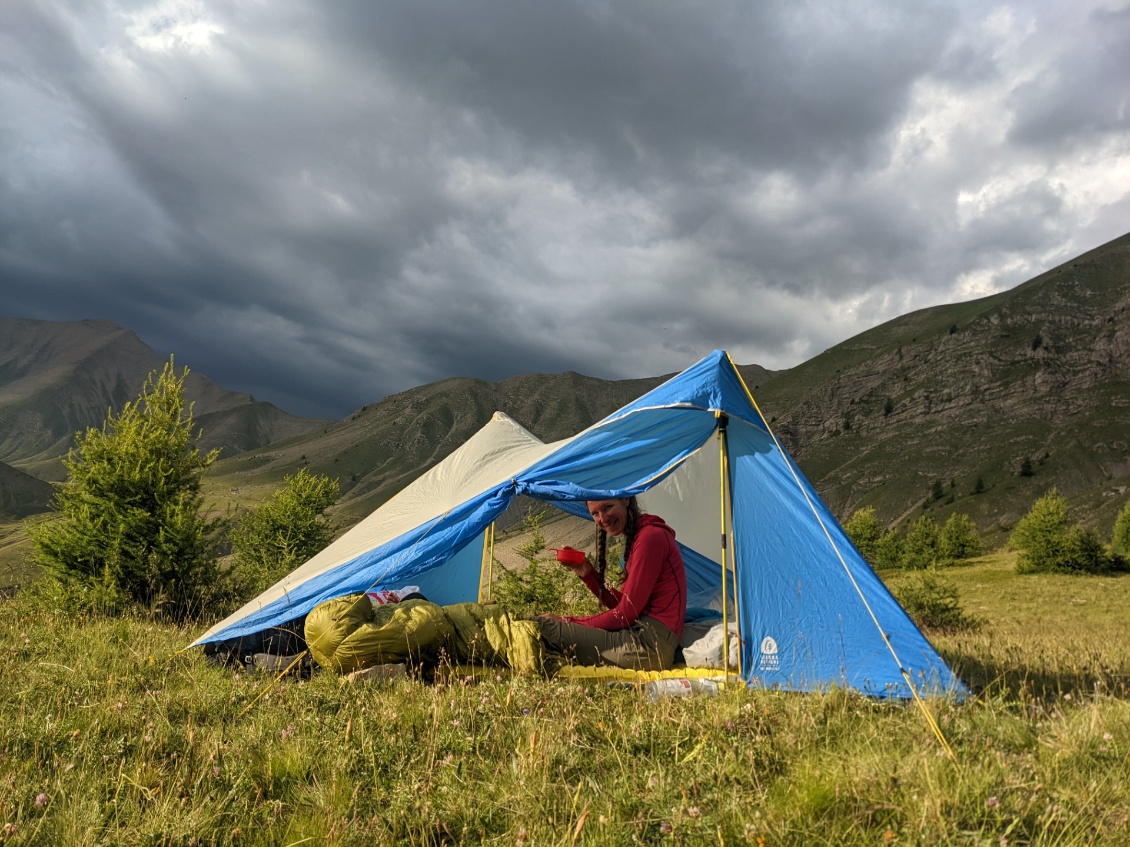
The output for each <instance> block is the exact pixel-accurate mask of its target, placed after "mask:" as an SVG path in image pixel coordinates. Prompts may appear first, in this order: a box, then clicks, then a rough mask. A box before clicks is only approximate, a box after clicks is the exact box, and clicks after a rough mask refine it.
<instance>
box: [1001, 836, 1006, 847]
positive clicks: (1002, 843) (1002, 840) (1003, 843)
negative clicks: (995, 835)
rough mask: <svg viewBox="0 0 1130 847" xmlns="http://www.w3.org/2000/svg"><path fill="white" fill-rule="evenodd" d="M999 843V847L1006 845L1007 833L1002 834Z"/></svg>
mask: <svg viewBox="0 0 1130 847" xmlns="http://www.w3.org/2000/svg"><path fill="white" fill-rule="evenodd" d="M1000 845H1001V847H1008V836H1007V835H1002V836H1001V837H1000Z"/></svg>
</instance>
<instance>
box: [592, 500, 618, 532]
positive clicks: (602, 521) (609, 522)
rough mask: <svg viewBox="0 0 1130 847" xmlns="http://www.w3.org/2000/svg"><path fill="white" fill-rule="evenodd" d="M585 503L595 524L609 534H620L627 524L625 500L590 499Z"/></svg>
mask: <svg viewBox="0 0 1130 847" xmlns="http://www.w3.org/2000/svg"><path fill="white" fill-rule="evenodd" d="M585 505H587V506H588V508H589V514H590V515H592V519H593V520H594V521H596V525H597V526H598V527H600V528H601V529H603V530H604V531H605V532H607V533H608V534H609V535H621V534H623V532H624V529H625V528H626V527H627V526H628V501H627V500H623V499H617V500H590V501H589V502H588V503H586V504H585Z"/></svg>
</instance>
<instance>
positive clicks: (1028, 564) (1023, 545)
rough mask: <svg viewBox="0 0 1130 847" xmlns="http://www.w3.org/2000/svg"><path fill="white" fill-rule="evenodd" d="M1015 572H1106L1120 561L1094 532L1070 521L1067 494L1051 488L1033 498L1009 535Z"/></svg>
mask: <svg viewBox="0 0 1130 847" xmlns="http://www.w3.org/2000/svg"><path fill="white" fill-rule="evenodd" d="M1009 544H1010V546H1011V547H1012V548H1013V549H1014V550H1016V551H1017V552H1018V555H1017V558H1016V570H1017V572H1018V573H1047V572H1059V573H1106V572H1108V571H1111V570H1114V569H1115V568H1116V567H1118V566H1119V565H1120V564H1121V559H1120V558H1115V557H1113V556H1111V555H1110V553H1108V552H1107V551H1106V550H1105V549H1104V547H1103V545H1102V542H1101V541H1100V540H1099V537H1098V533H1096V532H1095V531H1094V530H1091V529H1085V528H1083V527H1081V526H1078V525H1073V524H1072V523H1071V520H1070V517H1069V516H1068V507H1067V498H1066V497H1064V496H1063V495H1062V494H1060V493H1059V491H1058V490H1057V489H1055V488H1052V489H1051V490H1050V491H1049V492H1048V493H1047V494H1045V495H1044V496H1043V497H1041V498H1040V499H1039V500H1037V501H1036V502H1035V503H1034V504H1033V506H1032V508H1031V509H1030V510H1029V512H1028V514H1027V515H1025V516H1024V517H1023V518H1021V519H1020V521H1019V522H1018V523H1017V524H1016V528H1015V529H1014V530H1013V531H1012V535H1011V536H1010V537H1009Z"/></svg>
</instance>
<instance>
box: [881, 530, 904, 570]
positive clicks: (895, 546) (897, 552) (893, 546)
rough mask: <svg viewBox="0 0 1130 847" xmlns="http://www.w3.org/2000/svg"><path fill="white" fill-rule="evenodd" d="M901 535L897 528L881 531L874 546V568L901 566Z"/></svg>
mask: <svg viewBox="0 0 1130 847" xmlns="http://www.w3.org/2000/svg"><path fill="white" fill-rule="evenodd" d="M902 546H903V541H902V536H901V535H899V532H898V530H895V529H892V530H890V531H889V532H885V533H883V537H882V538H880V539H879V543H878V544H877V545H876V547H875V567H876V569H892V568H901V567H902Z"/></svg>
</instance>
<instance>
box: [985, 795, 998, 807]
mask: <svg viewBox="0 0 1130 847" xmlns="http://www.w3.org/2000/svg"><path fill="white" fill-rule="evenodd" d="M1000 804H1001V801H1000V800H998V799H997V795H995V794H994V795H993V796H992V797H990V798H989V799H988V800H986V801H985V805H986V806H988V807H989V808H990V809H995V808H996V807H997V806H999V805H1000Z"/></svg>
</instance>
